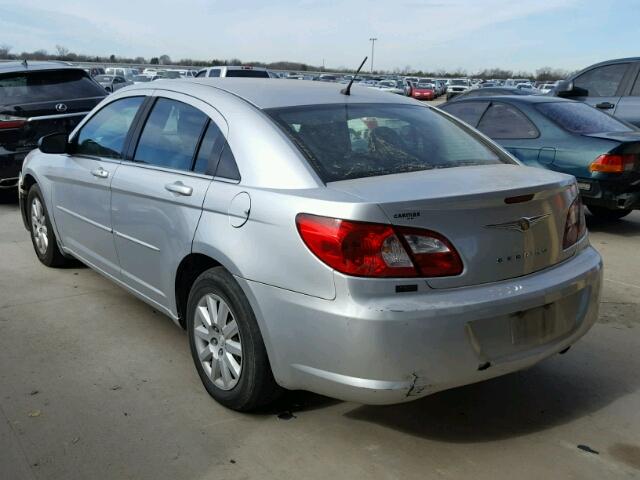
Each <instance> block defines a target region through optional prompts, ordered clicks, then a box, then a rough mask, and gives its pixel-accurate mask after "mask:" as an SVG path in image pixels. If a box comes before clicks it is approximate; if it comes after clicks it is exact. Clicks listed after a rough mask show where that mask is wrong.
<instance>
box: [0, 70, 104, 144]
mask: <svg viewBox="0 0 640 480" xmlns="http://www.w3.org/2000/svg"><path fill="white" fill-rule="evenodd" d="M105 96H106V92H105V91H104V89H103V88H102V87H100V86H99V85H98V84H97V83H96V82H94V81H93V80H92V79H91V78H89V76H88V75H87V73H86V72H84V71H83V70H81V69H60V70H57V69H54V70H29V71H19V72H12V73H9V74H4V75H0V145H2V147H3V148H5V149H7V150H9V151H15V150H18V149H21V150H22V149H26V148H33V147H35V146H36V144H37V141H38V139H39V138H40V137H42V136H43V135H47V134H49V133H53V132H69V131H71V130H72V129H73V128H74V127H75V126H76V125H77V124H78V122H79V121H80V120H81V119H82V118H83V117H84V116H85V115H86V114H87V113H88V112H89V111H91V110H92V109H93V107H95V106H96V105H97V104H98V103H99V102H100V101H101V100H102V99H103V98H104V97H105ZM3 123H4V125H3Z"/></svg>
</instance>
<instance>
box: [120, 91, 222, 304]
mask: <svg viewBox="0 0 640 480" xmlns="http://www.w3.org/2000/svg"><path fill="white" fill-rule="evenodd" d="M161 95H162V96H161V97H157V98H155V102H154V104H153V106H152V108H151V111H150V113H149V115H148V117H147V119H146V122H145V123H144V125H143V126H141V132H140V134H139V139H138V141H137V144H136V145H134V144H132V148H131V150H130V151H129V152H128V157H129V160H130V161H125V162H123V163H122V165H121V166H120V168H119V169H118V171H117V172H116V175H115V177H114V179H113V183H112V186H111V187H112V215H113V231H114V238H115V244H116V248H117V252H118V258H119V259H120V268H121V273H122V279H123V281H124V282H125V283H127V284H128V285H129V286H130V287H131V288H132V289H134V290H136V291H137V292H138V293H140V294H141V295H142V296H144V297H146V298H147V299H149V300H151V301H152V302H153V303H155V304H157V305H158V306H160V307H162V308H163V309H164V310H166V311H169V312H172V311H175V303H174V300H173V299H174V293H175V284H174V279H175V273H176V271H177V268H178V265H179V262H180V261H181V260H182V259H183V258H184V257H185V256H186V255H188V254H189V253H190V252H191V245H192V241H193V237H194V234H195V230H196V227H197V225H198V222H199V220H200V215H201V212H202V204H203V201H204V198H205V195H206V193H207V189H208V188H209V185H210V184H211V181H212V178H213V172H212V171H210V168H209V165H208V161H209V159H213V160H217V158H218V157H219V153H220V150H221V149H222V144H223V143H221V142H223V141H224V134H226V131H227V126H226V122H225V121H224V119H223V118H222V116H221V115H220V114H219V113H218V112H217V111H216V110H215V109H213V108H212V107H211V106H209V105H207V104H205V103H204V102H200V101H198V100H196V99H194V98H193V97H189V96H186V95H181V94H177V93H173V92H162V94H161ZM223 133H224V134H223ZM215 149H218V150H217V151H216V150H215Z"/></svg>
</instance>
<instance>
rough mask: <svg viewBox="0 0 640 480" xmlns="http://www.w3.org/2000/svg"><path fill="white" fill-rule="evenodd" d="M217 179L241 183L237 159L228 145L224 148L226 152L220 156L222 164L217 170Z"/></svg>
mask: <svg viewBox="0 0 640 480" xmlns="http://www.w3.org/2000/svg"><path fill="white" fill-rule="evenodd" d="M216 177H221V178H227V179H229V180H237V181H240V172H239V171H238V164H237V163H236V159H235V157H234V156H233V152H232V151H231V148H230V147H229V144H228V143H227V144H226V145H225V146H224V150H223V151H222V155H221V156H220V163H219V164H218V169H217V170H216Z"/></svg>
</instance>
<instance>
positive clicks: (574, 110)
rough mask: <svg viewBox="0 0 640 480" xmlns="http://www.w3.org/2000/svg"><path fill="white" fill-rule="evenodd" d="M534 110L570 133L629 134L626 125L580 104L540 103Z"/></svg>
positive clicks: (629, 128) (629, 129)
mask: <svg viewBox="0 0 640 480" xmlns="http://www.w3.org/2000/svg"><path fill="white" fill-rule="evenodd" d="M536 108H537V109H538V111H539V112H540V113H542V114H543V115H544V116H545V117H547V118H548V119H549V120H552V121H553V122H555V123H556V124H558V125H559V126H560V127H562V128H564V129H565V130H568V131H570V132H572V133H580V134H589V133H602V132H631V131H633V129H632V128H631V127H629V126H628V125H626V124H624V123H622V122H620V121H618V120H616V119H615V118H614V117H612V116H611V115H607V114H606V113H604V112H601V111H600V110H597V109H595V108H593V107H590V106H589V105H585V104H584V103H582V102H549V103H540V104H538V105H536Z"/></svg>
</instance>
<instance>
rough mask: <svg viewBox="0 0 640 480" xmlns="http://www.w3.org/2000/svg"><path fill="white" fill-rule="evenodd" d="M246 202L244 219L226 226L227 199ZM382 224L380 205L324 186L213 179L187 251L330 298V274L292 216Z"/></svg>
mask: <svg viewBox="0 0 640 480" xmlns="http://www.w3.org/2000/svg"><path fill="white" fill-rule="evenodd" d="M241 192H246V193H247V194H248V195H249V196H250V198H251V207H250V213H249V219H248V221H247V222H246V223H245V224H244V225H242V226H241V227H238V228H236V227H233V226H232V225H231V222H230V220H231V217H230V215H229V207H230V205H231V202H232V200H233V198H234V197H235V196H236V195H238V194H239V193H241ZM302 212H305V213H313V214H316V215H325V216H331V217H336V218H346V219H357V220H365V221H371V222H382V223H388V219H387V217H386V216H385V214H384V213H383V212H382V210H381V209H380V207H378V206H377V205H375V204H370V203H362V202H360V201H358V199H356V198H355V197H353V196H351V195H348V194H343V193H340V192H334V191H331V190H329V189H327V188H326V187H318V188H315V189H306V190H270V189H261V188H255V187H246V186H242V185H236V184H230V183H226V182H218V181H214V182H213V183H212V184H211V187H210V188H209V191H208V193H207V196H206V199H205V202H204V206H203V213H202V217H201V219H200V223H199V225H198V229H197V231H196V235H195V238H194V243H193V251H194V252H195V253H202V254H205V255H208V256H210V257H211V258H214V259H215V260H217V261H218V262H220V263H221V264H222V265H223V266H224V267H225V268H227V270H229V271H230V272H231V273H232V274H233V275H237V276H239V277H242V278H244V279H247V280H252V281H256V282H261V283H264V284H268V285H272V286H275V287H279V288H284V289H287V290H292V291H295V292H299V293H303V294H306V295H311V296H314V297H320V298H323V299H333V298H335V286H334V281H333V270H332V269H331V268H330V267H328V266H327V265H325V264H324V263H322V262H321V261H320V260H318V258H316V257H315V256H314V255H313V254H312V253H311V252H310V251H309V250H308V248H307V247H306V245H305V244H304V242H303V241H302V239H301V237H300V235H299V233H298V230H297V227H296V222H295V219H296V215H297V214H298V213H302Z"/></svg>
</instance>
